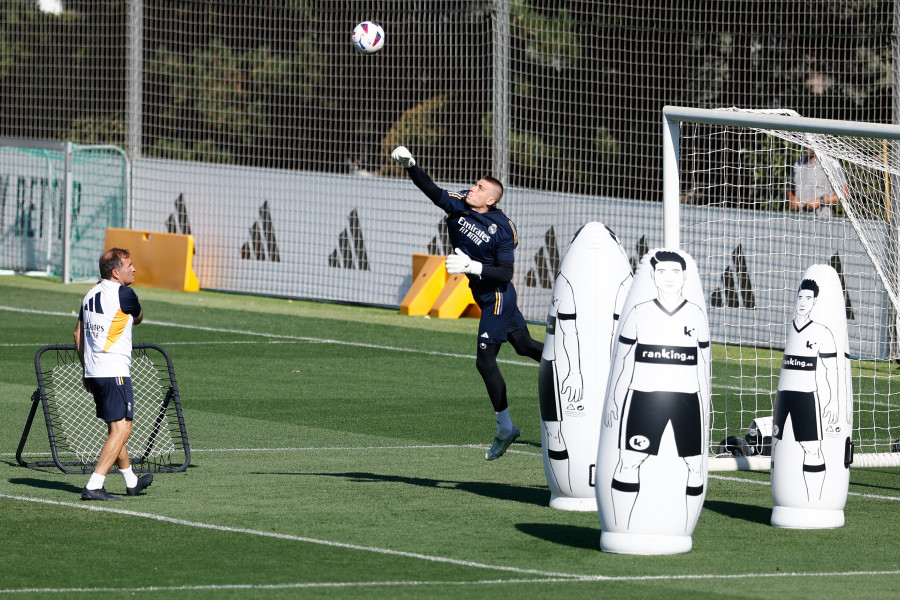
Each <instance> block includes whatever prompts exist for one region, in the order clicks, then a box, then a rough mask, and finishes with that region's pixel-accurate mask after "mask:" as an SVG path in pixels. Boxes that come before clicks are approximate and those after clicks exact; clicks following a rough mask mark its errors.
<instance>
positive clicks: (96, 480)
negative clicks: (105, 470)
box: [85, 473, 106, 490]
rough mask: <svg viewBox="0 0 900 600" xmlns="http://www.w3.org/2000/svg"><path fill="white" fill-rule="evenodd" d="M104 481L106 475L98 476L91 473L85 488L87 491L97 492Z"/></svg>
mask: <svg viewBox="0 0 900 600" xmlns="http://www.w3.org/2000/svg"><path fill="white" fill-rule="evenodd" d="M104 481H106V475H98V474H97V473H91V478H90V479H89V480H88V482H87V485H86V486H85V487H86V488H87V489H89V490H99V489H100V488H102V487H103V482H104Z"/></svg>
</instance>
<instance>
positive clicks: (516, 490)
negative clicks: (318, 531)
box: [254, 472, 550, 507]
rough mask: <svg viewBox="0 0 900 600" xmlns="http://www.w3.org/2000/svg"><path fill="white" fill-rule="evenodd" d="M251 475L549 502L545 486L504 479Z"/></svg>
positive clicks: (537, 504) (365, 474)
mask: <svg viewBox="0 0 900 600" xmlns="http://www.w3.org/2000/svg"><path fill="white" fill-rule="evenodd" d="M254 475H296V476H313V477H321V476H323V475H324V476H327V477H341V478H343V479H346V480H348V481H352V482H354V483H371V482H389V483H404V484H407V485H416V486H419V487H426V488H446V489H450V490H462V491H464V492H469V493H470V494H478V495H479V496H484V497H486V498H496V499H497V500H512V501H513V502H523V503H525V504H534V505H535V506H541V507H544V506H547V505H548V503H549V502H550V491H549V490H548V489H547V488H545V487H525V486H518V485H507V484H505V483H487V482H478V481H444V480H441V479H427V478H424V477H399V476H397V475H384V474H376V473H360V472H355V473H266V472H256V473H254Z"/></svg>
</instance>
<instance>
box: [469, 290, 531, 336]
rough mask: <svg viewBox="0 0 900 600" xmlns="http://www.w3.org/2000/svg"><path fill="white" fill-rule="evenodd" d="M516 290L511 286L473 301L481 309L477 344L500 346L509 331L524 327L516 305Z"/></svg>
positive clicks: (523, 318)
mask: <svg viewBox="0 0 900 600" xmlns="http://www.w3.org/2000/svg"><path fill="white" fill-rule="evenodd" d="M516 299H517V298H516V288H515V287H513V286H512V284H509V285H505V286H502V287H500V288H498V289H497V290H495V291H492V292H489V293H486V294H480V295H479V297H477V298H476V299H475V301H476V302H477V303H478V307H479V308H480V309H481V321H480V322H479V323H478V342H479V343H486V344H502V343H503V342H505V341H506V337H507V334H508V333H509V332H510V331H516V330H517V329H522V328H523V327H525V326H526V324H525V317H523V316H522V311H520V310H519V307H518V306H517V305H516Z"/></svg>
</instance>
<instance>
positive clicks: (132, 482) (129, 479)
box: [119, 465, 138, 487]
mask: <svg viewBox="0 0 900 600" xmlns="http://www.w3.org/2000/svg"><path fill="white" fill-rule="evenodd" d="M119 473H121V474H122V477H124V478H125V487H134V486H136V485H137V481H138V478H137V475H135V474H134V471H132V470H131V466H130V465H129V466H128V468H127V469H119Z"/></svg>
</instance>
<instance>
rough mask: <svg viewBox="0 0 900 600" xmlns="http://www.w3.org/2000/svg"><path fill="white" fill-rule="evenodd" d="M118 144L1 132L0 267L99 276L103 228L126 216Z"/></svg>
mask: <svg viewBox="0 0 900 600" xmlns="http://www.w3.org/2000/svg"><path fill="white" fill-rule="evenodd" d="M129 178H130V167H129V164H128V161H127V159H126V158H125V155H124V152H123V151H122V149H121V148H118V147H116V146H108V145H81V144H72V143H68V142H62V141H53V140H30V139H21V138H5V137H0V272H7V273H29V274H44V275H58V276H61V277H63V281H64V283H68V282H70V281H84V280H87V279H92V278H94V279H95V278H96V277H97V260H98V258H99V257H100V255H101V254H102V253H103V250H105V248H104V247H103V245H104V240H105V237H106V228H107V227H121V228H125V227H128V225H129V222H130V202H129V194H130V192H129V190H130V183H129Z"/></svg>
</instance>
